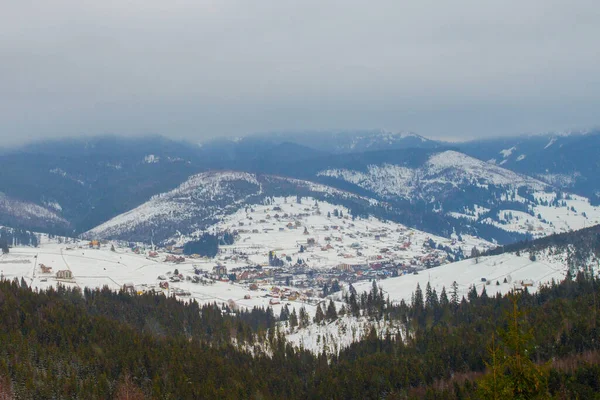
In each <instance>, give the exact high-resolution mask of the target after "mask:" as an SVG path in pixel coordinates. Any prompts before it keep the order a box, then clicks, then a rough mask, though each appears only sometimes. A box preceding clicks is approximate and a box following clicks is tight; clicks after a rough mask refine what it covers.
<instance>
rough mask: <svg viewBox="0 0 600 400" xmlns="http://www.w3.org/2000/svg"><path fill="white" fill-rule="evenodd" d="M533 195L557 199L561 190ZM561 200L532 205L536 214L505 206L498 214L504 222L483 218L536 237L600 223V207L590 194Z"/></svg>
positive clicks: (542, 199)
mask: <svg viewBox="0 0 600 400" xmlns="http://www.w3.org/2000/svg"><path fill="white" fill-rule="evenodd" d="M533 196H534V197H535V198H536V199H537V200H539V201H540V202H548V203H550V202H552V201H554V200H555V199H556V196H557V194H556V193H545V192H536V193H534V194H533ZM517 200H518V199H517ZM559 202H564V203H565V205H560V206H559V207H555V206H551V205H535V206H533V207H532V208H531V213H532V214H533V215H531V214H528V213H525V212H522V211H515V210H501V211H500V212H499V216H498V217H499V221H500V222H498V221H495V220H492V219H491V218H487V219H485V220H483V221H484V222H487V223H489V224H493V225H496V226H498V227H500V228H502V229H504V230H507V231H511V232H521V233H529V234H531V235H532V236H533V237H534V238H538V237H543V236H547V235H549V234H552V233H562V232H569V231H573V230H578V229H582V228H585V227H590V226H592V225H596V224H599V223H600V207H596V206H592V205H591V204H590V202H589V200H588V199H587V198H585V197H581V196H577V195H573V194H568V195H565V196H564V198H563V199H561V200H559Z"/></svg>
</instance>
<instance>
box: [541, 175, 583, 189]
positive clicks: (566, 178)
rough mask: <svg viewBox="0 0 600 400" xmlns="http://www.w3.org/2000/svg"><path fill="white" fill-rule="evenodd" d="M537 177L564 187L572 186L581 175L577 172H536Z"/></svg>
mask: <svg viewBox="0 0 600 400" xmlns="http://www.w3.org/2000/svg"><path fill="white" fill-rule="evenodd" d="M536 176H537V177H538V178H539V179H541V180H542V181H544V182H547V183H549V184H551V185H555V186H558V187H562V188H566V187H569V186H572V185H573V184H575V182H576V181H577V178H579V177H580V176H581V174H580V173H579V172H575V173H573V174H549V173H548V174H537V175H536Z"/></svg>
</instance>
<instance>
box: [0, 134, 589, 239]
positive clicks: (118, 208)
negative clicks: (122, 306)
mask: <svg viewBox="0 0 600 400" xmlns="http://www.w3.org/2000/svg"><path fill="white" fill-rule="evenodd" d="M599 149H600V133H598V132H589V133H587V134H572V135H554V136H552V135H551V136H547V135H539V136H531V137H526V138H502V139H493V140H492V139H490V140H485V141H484V140H482V141H471V142H465V143H452V144H450V143H444V142H439V141H434V140H429V139H426V138H423V137H421V136H419V135H416V134H412V133H390V132H386V131H382V130H374V131H356V132H307V133H303V132H298V133H290V134H283V133H271V134H262V135H256V136H249V137H245V138H241V139H236V140H232V139H219V140H213V141H207V142H205V143H203V144H202V145H201V146H196V145H193V144H190V143H185V142H178V141H173V140H169V139H166V138H163V137H160V136H146V137H135V138H120V137H116V136H107V137H97V138H86V139H69V140H55V141H49V142H39V143H33V144H30V145H27V146H23V147H21V148H18V149H4V150H3V151H1V152H0V163H2V165H3V169H2V170H0V189H1V190H2V192H4V193H5V196H6V198H7V199H10V201H11V202H12V203H11V204H27V205H29V206H27V207H29V208H31V206H33V205H35V206H38V207H41V209H40V211H39V212H38V213H37V214H38V215H39V216H40V217H39V218H38V220H34V219H31V218H28V217H26V216H25V214H23V213H19V212H17V210H18V207H17V208H15V207H14V206H13V207H8V206H7V207H5V210H6V211H5V215H4V216H3V221H7V222H5V224H6V225H14V226H18V227H21V228H24V229H35V230H41V231H48V232H54V233H59V234H62V233H64V232H65V230H67V231H69V232H74V233H82V232H85V231H88V230H90V229H92V228H94V227H96V226H99V225H101V224H103V223H105V222H107V221H109V220H111V219H112V218H114V217H117V216H119V215H122V214H123V213H126V212H128V211H131V210H133V209H135V208H136V207H139V206H141V205H143V204H145V203H146V202H148V200H149V199H151V198H152V196H157V195H161V194H164V193H168V192H170V191H172V190H175V189H177V188H178V187H179V186H180V185H182V184H183V183H185V182H186V181H188V179H190V177H191V176H195V175H196V174H202V173H210V172H215V171H237V173H246V174H252V175H253V176H257V177H265V176H271V177H275V176H278V177H281V178H282V179H288V180H299V181H304V182H309V183H310V184H312V185H323V186H326V187H328V188H330V189H331V190H337V191H342V192H345V193H352V194H353V195H354V196H358V197H362V198H368V199H372V200H374V201H377V202H380V203H379V204H380V205H379V206H377V207H373V206H372V205H369V204H367V203H361V204H360V205H358V204H354V205H353V207H354V209H355V211H356V212H358V213H369V212H372V213H377V214H378V215H379V216H380V217H382V218H391V219H394V220H396V221H398V222H401V223H403V224H405V225H407V226H411V227H415V228H417V229H421V230H426V231H430V232H433V233H435V234H439V235H444V236H448V235H450V234H452V232H459V233H460V232H462V233H468V234H474V235H480V236H481V237H484V238H486V239H488V240H497V241H499V242H501V243H509V242H511V241H514V240H519V239H523V238H525V237H537V236H539V235H540V234H543V233H550V232H555V231H556V232H562V231H564V230H565V229H566V230H568V229H575V228H577V227H578V226H583V225H585V224H592V223H593V222H594V218H595V213H596V211H595V208H594V207H592V206H591V205H590V204H589V203H587V202H586V201H587V200H585V199H584V198H579V197H573V196H571V195H567V197H565V194H564V193H562V192H563V191H566V192H571V193H576V194H582V195H584V196H585V197H588V198H590V199H591V202H592V203H594V202H595V200H594V199H596V200H597V199H598V198H599V197H598V196H599V195H600V174H597V171H598V170H600V164H599V161H597V160H598V159H599V157H598V154H597V153H598V152H599V151H600V150H599ZM261 179H263V178H261ZM267 186H268V187H269V188H273V187H275V186H273V185H272V184H269V185H267ZM298 188H299V186H298V185H296V186H293V185H288V187H287V188H286V189H285V191H280V192H281V193H283V192H285V193H288V194H293V193H294V191H295V190H300V189H298ZM238 189H239V188H238V187H236V190H238ZM278 190H279V189H278ZM278 190H274V189H273V190H272V192H273V193H278ZM242 192H243V191H242ZM242 192H240V193H232V196H234V197H231V198H230V199H229V200H228V199H223V200H222V202H223V204H225V203H227V204H229V202H230V200H232V199H235V196H237V195H241V194H242ZM252 196H256V193H255V194H253V195H252ZM384 205H385V206H384ZM23 207H25V206H21V208H23ZM27 207H25V208H27ZM544 207H547V208H544ZM571 209H575V211H572V210H571ZM213 211H214V210H213ZM197 212H198V213H201V212H202V210H197ZM584 215H585V216H584ZM561 218H562V219H561ZM586 218H587V220H586ZM8 222H10V223H8Z"/></svg>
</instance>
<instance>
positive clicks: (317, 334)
mask: <svg viewBox="0 0 600 400" xmlns="http://www.w3.org/2000/svg"><path fill="white" fill-rule="evenodd" d="M326 304H327V303H326ZM339 305H341V303H340V304H339ZM338 308H339V307H338ZM296 312H297V310H296ZM283 326H284V325H283ZM372 327H374V328H375V329H376V330H377V335H378V336H379V337H384V336H385V335H386V334H387V333H389V334H390V335H391V336H392V337H395V336H397V335H403V327H402V326H401V325H400V324H399V323H398V321H392V322H389V321H374V320H368V319H367V318H365V317H360V318H355V317H353V316H348V315H344V316H342V317H339V318H338V319H337V320H335V321H327V322H324V323H322V324H316V323H312V324H311V325H310V326H308V327H307V328H303V329H297V328H296V329H294V330H293V331H292V332H290V329H289V328H283V329H284V332H285V333H286V338H287V340H289V341H290V342H291V343H293V344H294V345H295V346H298V347H301V348H304V349H307V350H310V351H312V352H314V353H321V352H323V351H325V352H326V353H329V354H331V353H334V354H335V353H338V352H339V351H340V350H342V349H344V348H346V347H348V346H349V345H351V344H352V343H354V342H357V341H359V340H360V339H362V338H363V337H364V336H365V335H367V334H368V333H369V332H370V330H371V328H372Z"/></svg>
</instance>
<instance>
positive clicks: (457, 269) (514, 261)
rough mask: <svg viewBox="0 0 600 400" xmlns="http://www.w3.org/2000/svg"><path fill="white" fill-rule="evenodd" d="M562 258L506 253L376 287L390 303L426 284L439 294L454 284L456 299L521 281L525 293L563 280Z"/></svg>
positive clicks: (505, 289) (499, 290)
mask: <svg viewBox="0 0 600 400" xmlns="http://www.w3.org/2000/svg"><path fill="white" fill-rule="evenodd" d="M566 258H567V255H566V254H559V255H554V254H549V253H545V254H536V260H535V261H532V260H530V258H529V253H523V254H521V255H520V256H517V255H516V254H513V253H506V254H501V255H498V256H489V257H479V258H478V259H467V260H463V261H459V262H455V263H452V264H446V265H442V266H440V267H436V268H431V269H428V270H425V271H422V272H419V274H418V275H405V276H400V277H397V278H390V279H386V280H383V281H380V282H378V284H379V286H380V287H381V288H382V289H383V291H384V295H385V296H389V297H390V300H393V301H398V302H399V301H401V300H404V301H405V302H407V303H410V301H411V296H412V294H413V293H414V291H415V289H416V287H417V284H418V285H419V286H420V287H421V289H423V290H425V287H426V286H427V283H430V284H431V288H432V289H435V290H436V292H437V293H438V294H439V293H441V291H442V288H444V287H445V288H446V292H447V293H449V292H450V290H451V286H452V283H453V282H454V281H456V283H457V284H458V294H459V298H461V297H462V296H465V297H466V296H467V293H468V291H469V289H470V288H471V287H472V286H475V287H476V288H477V292H478V293H481V291H482V290H483V288H484V287H485V289H486V292H487V294H488V296H494V295H495V294H496V293H501V294H505V293H508V292H510V291H511V290H513V289H514V288H515V287H518V288H521V287H522V284H521V283H522V282H523V281H525V282H526V283H527V282H529V283H531V286H529V287H528V290H529V291H530V292H533V291H536V290H537V289H538V288H539V287H540V285H542V284H545V283H549V282H551V281H552V279H554V280H556V281H560V280H562V279H563V278H564V277H565V275H566V274H567V260H566ZM484 280H485V281H484ZM505 280H506V282H505ZM355 287H356V289H357V290H362V291H368V290H370V289H371V287H370V285H369V284H368V283H359V284H357V285H356V286H355Z"/></svg>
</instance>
